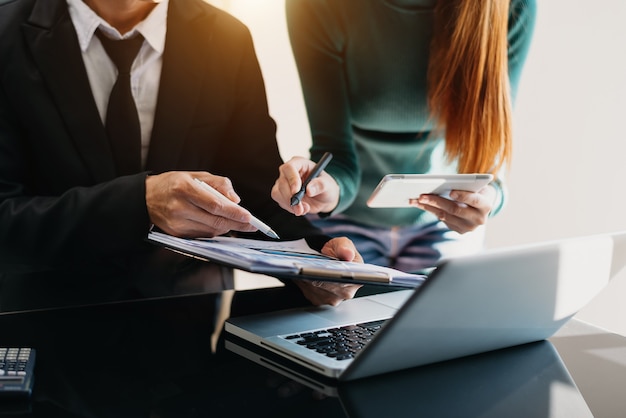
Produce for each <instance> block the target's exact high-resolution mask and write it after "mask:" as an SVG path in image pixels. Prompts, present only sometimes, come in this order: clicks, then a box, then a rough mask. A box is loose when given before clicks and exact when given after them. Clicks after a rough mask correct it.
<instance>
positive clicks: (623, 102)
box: [210, 0, 626, 335]
mask: <svg viewBox="0 0 626 418" xmlns="http://www.w3.org/2000/svg"><path fill="white" fill-rule="evenodd" d="M337 1H341V0H337ZM210 2H211V3H213V4H216V5H218V6H220V7H222V8H224V9H226V10H228V11H229V12H231V13H232V14H234V15H235V16H237V17H239V18H240V19H241V20H242V21H243V22H244V23H246V24H247V25H248V26H249V27H250V29H251V31H252V34H253V36H254V40H255V45H256V50H257V54H258V57H259V61H260V63H261V67H262V70H263V74H264V77H265V80H266V87H267V92H268V100H269V104H270V111H271V113H272V115H273V117H274V118H275V119H276V121H277V123H278V140H279V145H280V149H281V153H282V155H283V158H285V159H288V158H290V157H291V156H292V155H295V154H299V155H307V150H308V147H309V144H310V136H309V131H308V126H307V119H306V113H305V110H304V104H303V102H302V95H301V92H300V86H299V81H298V76H297V73H296V69H295V64H294V62H293V58H292V56H291V50H290V46H289V41H288V38H287V32H286V26H285V18H284V0H212V1H210ZM625 21H626V1H624V0H599V1H597V2H583V1H571V0H547V1H541V0H539V5H538V16H537V25H536V28H535V38H534V41H533V45H532V47H531V51H530V54H529V57H528V60H527V64H526V67H525V70H524V73H523V76H522V81H521V85H520V89H519V93H518V99H517V103H516V106H515V118H516V125H515V145H514V157H513V165H512V168H511V172H510V176H509V189H510V200H509V202H508V206H507V208H506V209H505V211H504V212H502V213H501V214H500V215H499V216H498V217H496V218H494V219H493V220H492V222H491V223H490V225H489V227H488V230H487V246H488V247H498V246H509V245H515V244H521V243H528V242H533V241H539V240H549V239H556V238H563V237H572V236H576V235H585V234H594V233H600V232H608V231H617V230H626V187H624V185H623V182H624V181H626V164H624V160H625V159H626V133H625V131H624V128H623V126H624V125H625V122H626V25H624V22H625ZM625 300H626V271H624V272H622V273H621V274H620V275H619V276H618V277H617V278H616V279H615V280H614V281H613V282H612V283H611V284H610V285H609V287H608V288H607V289H605V291H603V293H602V294H600V295H599V296H598V297H596V299H594V301H593V302H592V303H591V304H590V305H589V306H588V307H586V308H585V309H584V310H583V311H582V312H580V313H579V315H578V317H579V318H580V319H583V320H585V321H588V322H590V323H593V324H595V325H598V326H601V327H604V328H607V329H609V330H612V331H615V332H618V333H621V334H624V335H626V302H624V301H625Z"/></svg>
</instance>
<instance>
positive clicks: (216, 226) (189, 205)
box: [146, 171, 256, 238]
mask: <svg viewBox="0 0 626 418" xmlns="http://www.w3.org/2000/svg"><path fill="white" fill-rule="evenodd" d="M194 178H197V179H199V180H202V181H204V182H205V183H207V184H209V185H211V186H212V187H213V188H214V189H216V190H217V191H219V192H220V193H222V194H223V195H224V196H226V197H227V198H228V199H229V200H230V201H232V202H233V203H234V204H232V205H229V204H225V203H224V202H222V201H221V200H220V199H218V198H217V197H215V196H213V195H212V194H211V193H208V192H207V191H206V190H204V189H203V188H202V187H201V186H200V185H199V184H198V183H197V182H196V181H194V180H193V179H194ZM240 200H241V199H240V198H239V196H238V195H237V193H235V191H234V190H233V187H232V184H231V182H230V180H229V179H228V178H226V177H220V176H214V175H212V174H209V173H206V172H181V171H171V172H167V173H163V174H159V175H155V176H148V177H147V178H146V206H147V208H148V214H149V216H150V221H151V222H152V223H153V224H154V225H155V226H157V227H159V228H160V229H161V230H162V231H164V232H166V233H168V234H170V235H174V236H178V237H187V238H197V237H213V236H216V235H222V234H225V233H227V232H229V231H242V232H253V231H256V228H255V227H254V226H252V225H250V224H249V222H250V219H251V214H250V212H248V211H247V210H246V209H244V208H242V207H240V206H237V205H236V203H239V201H240Z"/></svg>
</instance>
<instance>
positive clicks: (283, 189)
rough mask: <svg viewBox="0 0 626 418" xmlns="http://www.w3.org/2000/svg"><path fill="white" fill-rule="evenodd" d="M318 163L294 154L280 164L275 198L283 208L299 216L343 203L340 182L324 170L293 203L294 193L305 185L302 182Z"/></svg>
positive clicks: (324, 210) (273, 196) (328, 209)
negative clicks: (296, 201) (340, 197)
mask: <svg viewBox="0 0 626 418" xmlns="http://www.w3.org/2000/svg"><path fill="white" fill-rule="evenodd" d="M313 167H315V163H314V162H313V161H311V160H308V159H306V158H303V157H293V158H292V159H291V160H289V161H287V162H286V163H284V164H283V165H281V166H280V168H279V177H278V179H276V182H275V183H274V187H272V199H274V200H275V201H276V202H277V203H278V204H279V205H280V207H281V208H283V209H285V210H286V211H288V212H291V213H293V214H294V215H296V216H302V215H306V214H307V213H320V212H331V211H332V210H333V209H335V207H337V204H338V203H339V185H338V184H337V182H336V181H335V179H333V178H332V177H331V176H330V175H329V174H328V173H326V172H325V171H322V172H321V174H320V175H319V176H318V177H316V178H315V179H313V180H311V182H310V183H309V184H308V186H307V188H306V193H305V195H304V197H303V198H302V199H301V200H300V203H298V204H297V205H294V206H291V197H292V196H293V195H294V194H296V193H297V192H298V191H299V190H300V188H301V187H302V183H303V182H304V180H305V179H306V178H307V177H308V176H309V174H310V173H311V171H313Z"/></svg>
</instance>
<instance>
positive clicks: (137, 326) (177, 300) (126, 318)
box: [0, 286, 591, 418]
mask: <svg viewBox="0 0 626 418" xmlns="http://www.w3.org/2000/svg"><path fill="white" fill-rule="evenodd" d="M299 298H300V299H299ZM223 303H224V294H223V293H213V294H198V295H194V296H184V297H173V298H162V299H150V300H143V301H134V302H123V303H110V304H104V305H98V306H84V307H73V308H62V309H53V310H47V311H32V312H22V313H16V314H5V315H0V328H1V329H3V333H4V337H3V344H6V345H16V346H32V347H34V348H36V349H37V364H36V369H35V386H34V390H33V398H32V400H31V402H30V403H29V404H28V405H26V408H25V409H24V410H23V412H24V413H21V414H18V413H16V412H13V413H12V412H10V411H9V410H8V409H6V406H7V405H6V404H0V406H2V408H0V416H3V417H17V416H19V417H46V418H55V417H105V418H108V417H111V418H113V417H115V418H125V417H133V418H135V417H151V418H187V417H190V418H191V417H194V418H197V417H231V416H254V417H316V418H319V417H320V416H324V417H325V418H331V417H346V416H351V417H365V418H367V417H387V416H393V417H405V416H411V417H433V416H434V417H446V416H454V417H496V416H499V417H501V416H506V417H517V416H524V417H561V416H567V417H587V416H591V414H590V413H589V409H588V408H587V405H586V404H585V402H584V400H583V399H582V397H581V395H580V393H579V392H578V390H577V388H576V386H575V385H574V384H573V382H572V381H571V379H570V376H569V374H568V373H567V370H566V369H565V368H564V367H563V364H562V363H561V360H560V359H559V356H558V355H557V354H556V352H555V351H554V349H553V347H552V345H551V344H550V343H549V342H543V343H537V344H530V345H526V346H520V347H516V348H512V349H507V350H500V351H495V352H492V353H487V354H484V355H479V356H474V357H468V358H465V359H459V360H454V361H450V362H443V363H439V364H434V365H430V366H425V367H419V368H414V369H410V370H405V371H401V372H397V373H391V374H387V375H382V376H376V377H372V378H367V379H362V380H357V381H353V382H349V383H348V384H346V385H343V384H340V385H334V384H331V382H328V381H322V383H321V384H320V383H317V382H316V383H315V384H311V382H312V381H314V380H308V379H310V376H307V377H306V379H303V376H305V375H304V374H299V372H298V373H295V374H289V373H285V370H291V369H289V368H286V369H285V370H280V371H281V372H278V369H274V370H273V369H272V368H271V367H268V364H270V363H264V365H259V364H257V363H255V362H254V361H250V358H245V357H243V356H242V355H241V354H238V353H234V352H232V351H230V350H228V349H226V342H227V341H224V340H223V339H222V340H220V341H219V343H218V346H217V350H215V351H214V350H213V349H212V344H213V341H212V337H213V336H214V335H215V334H216V331H217V330H220V329H221V325H220V324H219V321H218V319H219V313H220V312H222V311H223V309H222V308H223V306H222V305H223ZM298 303H302V298H301V296H300V293H299V290H298V289H297V288H290V287H288V286H285V287H284V288H274V289H262V290H251V291H244V292H235V295H234V297H233V298H232V306H230V308H231V310H232V312H233V313H234V314H238V313H251V312H254V311H257V312H261V311H265V310H268V309H272V308H275V309H282V308H286V307H289V306H293V305H295V304H298ZM229 341H230V340H229ZM231 342H232V341H231ZM275 364H278V363H277V362H276V363H275ZM273 367H275V365H274V366H273ZM281 367H282V366H281ZM28 411H30V412H28ZM2 412H6V413H5V414H1V413H2Z"/></svg>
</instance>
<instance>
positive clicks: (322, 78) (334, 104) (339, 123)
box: [286, 0, 361, 212]
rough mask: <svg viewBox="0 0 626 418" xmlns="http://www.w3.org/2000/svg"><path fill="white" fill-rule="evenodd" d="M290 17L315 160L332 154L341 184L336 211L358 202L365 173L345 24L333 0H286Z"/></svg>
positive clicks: (335, 174) (329, 169)
mask: <svg viewBox="0 0 626 418" xmlns="http://www.w3.org/2000/svg"><path fill="white" fill-rule="evenodd" d="M286 16H287V27H288V31H289V38H290V41H291V47H292V50H293V55H294V59H295V62H296V66H297V69H298V73H299V75H300V83H301V85H302V92H303V96H304V100H305V104H306V109H307V115H308V118H309V125H310V127H311V136H312V138H313V145H312V148H311V158H312V159H313V160H315V161H317V160H319V159H320V158H321V156H322V155H323V153H324V152H326V151H328V152H332V153H333V160H332V161H331V162H330V164H329V165H328V167H327V168H326V171H327V172H328V173H329V174H330V175H331V176H332V177H333V178H334V179H335V180H336V181H337V183H338V184H339V189H340V199H339V205H338V206H337V207H336V208H335V210H334V212H341V211H343V210H345V209H346V208H347V207H348V206H350V204H351V203H352V201H353V200H354V197H355V195H356V192H357V190H358V188H359V185H360V177H361V172H360V168H359V165H358V158H357V154H356V149H355V146H354V141H353V140H352V126H351V122H350V121H351V117H350V106H349V100H348V92H347V84H346V80H345V79H344V69H343V64H344V57H343V55H342V52H341V51H342V45H343V43H344V41H345V34H344V33H343V32H342V29H341V28H342V27H343V26H344V25H342V23H341V17H340V16H339V14H338V13H335V12H334V11H333V10H332V2H323V1H322V2H311V1H307V0H287V1H286Z"/></svg>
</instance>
